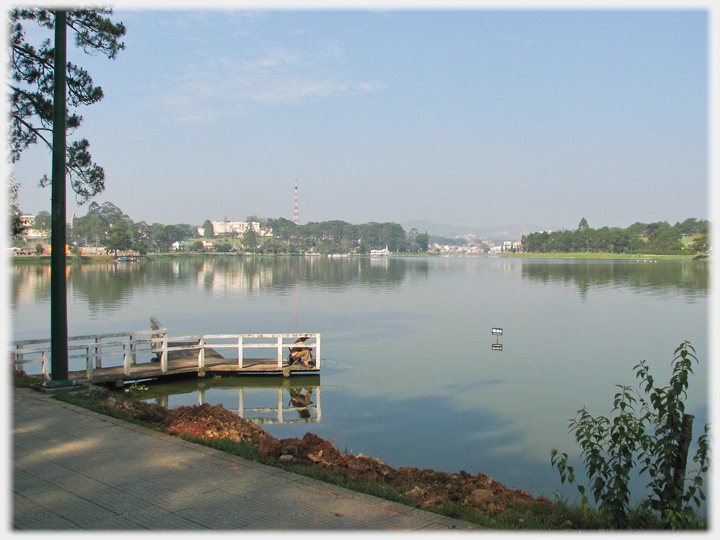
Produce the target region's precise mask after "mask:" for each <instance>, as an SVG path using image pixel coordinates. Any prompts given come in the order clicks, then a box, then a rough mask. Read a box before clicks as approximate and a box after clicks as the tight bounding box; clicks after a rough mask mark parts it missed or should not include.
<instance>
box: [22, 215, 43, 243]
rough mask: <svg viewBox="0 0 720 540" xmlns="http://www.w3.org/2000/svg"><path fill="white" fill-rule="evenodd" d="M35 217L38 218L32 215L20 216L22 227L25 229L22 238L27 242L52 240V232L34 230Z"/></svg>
mask: <svg viewBox="0 0 720 540" xmlns="http://www.w3.org/2000/svg"><path fill="white" fill-rule="evenodd" d="M35 217H36V216H33V215H31V214H22V215H21V216H20V225H21V226H22V227H25V229H24V230H23V232H22V234H20V238H23V239H25V240H30V239H38V238H50V231H39V230H37V229H33V225H35Z"/></svg>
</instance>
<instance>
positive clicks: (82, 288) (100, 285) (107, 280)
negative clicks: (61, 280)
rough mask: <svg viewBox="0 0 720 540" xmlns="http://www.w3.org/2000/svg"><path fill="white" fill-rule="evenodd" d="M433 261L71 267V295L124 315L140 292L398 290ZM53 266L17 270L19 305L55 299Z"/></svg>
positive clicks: (209, 261)
mask: <svg viewBox="0 0 720 540" xmlns="http://www.w3.org/2000/svg"><path fill="white" fill-rule="evenodd" d="M427 273H428V264H427V261H419V260H414V261H412V262H411V263H409V261H405V260H402V259H383V260H379V261H376V260H373V259H369V258H365V257H357V258H342V259H331V258H327V257H206V258H187V259H182V258H177V259H165V260H163V259H159V260H158V259H156V260H152V259H151V260H148V261H146V262H141V263H108V264H83V265H81V264H68V289H69V290H70V291H71V292H72V294H74V295H77V296H79V297H80V298H82V299H84V300H85V301H86V302H87V304H88V305H89V307H90V309H91V310H92V309H113V308H115V309H118V308H119V307H120V305H121V304H122V301H123V300H124V299H129V298H130V297H131V296H132V294H133V293H134V291H135V289H147V288H151V289H156V290H157V289H166V290H172V289H174V288H176V287H183V288H184V287H187V285H188V284H190V283H197V285H198V286H199V287H201V288H202V289H203V290H206V291H211V292H219V293H222V294H226V293H228V292H243V293H253V292H257V291H259V290H262V289H265V288H269V287H272V288H273V289H277V290H280V291H282V290H283V289H288V290H294V287H295V286H296V285H297V284H299V283H303V284H305V285H307V286H309V287H311V288H312V287H324V288H330V289H335V288H337V289H340V288H344V287H347V286H349V285H354V284H360V285H361V286H367V287H370V288H380V289H383V288H388V289H392V288H394V287H397V286H398V285H400V284H401V283H402V282H403V280H404V279H405V277H406V276H410V278H411V279H416V278H418V277H426V276H427ZM49 295H50V274H49V266H46V265H43V266H14V267H13V269H12V283H11V298H12V302H13V305H17V304H18V303H22V302H26V301H34V299H35V298H36V297H42V298H49Z"/></svg>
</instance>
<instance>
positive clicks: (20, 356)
mask: <svg viewBox="0 0 720 540" xmlns="http://www.w3.org/2000/svg"><path fill="white" fill-rule="evenodd" d="M22 348H23V346H22V345H20V344H19V343H16V344H15V349H16V350H17V349H22ZM14 356H15V369H16V370H17V366H18V363H19V364H20V370H19V371H20V373H24V372H25V365H24V364H23V363H22V359H23V358H24V357H25V355H24V354H22V353H20V354H17V353H16V354H15V355H14Z"/></svg>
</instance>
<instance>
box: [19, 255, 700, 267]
mask: <svg viewBox="0 0 720 540" xmlns="http://www.w3.org/2000/svg"><path fill="white" fill-rule="evenodd" d="M304 256H312V257H322V256H323V255H306V254H291V253H287V254H253V253H234V254H230V253H148V254H147V255H146V259H147V260H154V259H155V260H159V259H197V258H204V257H208V258H215V257H304ZM443 256H449V257H496V256H495V255H487V254H472V255H465V254H449V255H442V254H438V253H424V254H415V253H409V254H404V253H397V254H392V255H389V256H388V257H386V258H407V257H411V258H420V257H429V258H435V257H443ZM325 257H326V258H329V259H332V258H337V257H331V256H325ZM356 257H370V256H369V255H353V256H352V258H356ZM497 257H500V258H504V259H581V260H588V261H591V260H597V261H610V260H625V261H650V260H663V261H672V260H675V261H700V262H709V261H710V260H711V255H703V254H701V255H654V254H646V253H643V254H621V253H559V252H553V253H502V254H500V255H497ZM6 258H7V259H8V260H9V261H11V264H12V265H23V264H27V265H49V264H50V259H51V257H50V255H13V256H8V257H6ZM344 258H349V257H344ZM116 259H117V257H116V256H114V255H80V256H78V255H68V256H67V259H66V260H67V263H68V264H77V263H80V264H98V263H112V262H116Z"/></svg>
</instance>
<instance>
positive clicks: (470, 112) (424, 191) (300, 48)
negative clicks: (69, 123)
mask: <svg viewBox="0 0 720 540" xmlns="http://www.w3.org/2000/svg"><path fill="white" fill-rule="evenodd" d="M118 5H119V6H120V7H116V9H115V16H114V20H116V21H122V22H123V23H125V25H126V26H127V36H126V37H125V39H124V41H125V44H126V50H124V51H122V52H121V53H120V54H119V56H118V58H117V60H115V61H110V60H107V59H106V58H104V57H95V58H92V57H88V56H87V55H84V54H82V53H80V52H77V50H74V51H73V52H71V56H70V60H71V61H75V62H77V63H79V64H80V65H82V66H84V67H86V68H87V69H88V70H89V71H90V73H91V75H92V76H93V79H94V82H95V83H96V84H98V85H100V86H102V88H103V90H104V92H105V96H106V97H105V99H104V100H103V101H102V102H101V103H99V104H96V105H93V106H90V107H85V108H83V109H82V110H81V114H83V115H84V117H85V121H84V125H83V126H82V127H81V129H80V130H79V131H78V132H77V133H76V134H75V135H74V136H73V138H79V137H86V138H88V140H89V141H90V143H91V150H92V154H93V157H94V159H95V161H97V162H98V163H99V164H101V165H102V166H104V167H105V171H106V175H107V183H106V186H107V187H106V190H105V192H104V193H102V194H101V195H100V196H98V197H97V198H96V199H95V200H96V201H97V202H98V203H102V202H104V201H111V202H113V203H114V204H116V205H118V206H119V207H120V208H122V209H123V211H125V212H126V213H127V214H128V215H129V216H130V217H131V218H132V219H133V220H135V221H140V220H144V221H147V222H148V223H153V222H161V223H168V224H169V223H191V224H202V222H203V221H205V220H206V219H211V220H220V219H223V218H227V219H229V220H244V219H245V218H246V217H247V216H249V215H252V214H255V215H259V216H261V217H273V218H274V217H285V218H287V219H292V216H293V196H294V192H293V191H294V184H295V180H296V179H297V181H298V184H299V198H300V221H301V222H302V223H306V222H308V221H325V220H331V219H341V220H345V221H349V222H351V223H365V222H369V221H394V222H398V223H402V222H405V221H409V220H415V219H425V220H429V221H433V222H436V223H443V224H453V225H461V226H477V227H485V226H500V225H514V224H527V223H531V224H537V225H541V226H546V227H566V228H568V229H574V228H576V227H577V225H578V223H579V221H580V219H581V218H582V217H585V218H587V220H588V222H589V224H590V226H591V227H593V228H599V227H602V226H605V225H608V226H628V225H630V224H632V223H634V222H636V221H643V222H653V221H660V220H667V221H669V222H671V223H674V222H675V221H682V220H684V219H685V218H687V217H698V218H699V217H703V218H710V217H711V216H710V210H709V198H708V186H709V178H708V171H709V167H708V158H709V153H708V129H709V119H708V112H709V104H708V99H709V93H708V77H709V68H708V59H709V55H708V42H709V29H708V24H709V13H708V12H707V11H706V10H703V9H690V10H678V9H639V10H637V9H636V10H572V9H570V10H568V9H554V8H547V9H541V10H532V11H530V10H508V11H501V10H497V9H463V10H438V9H432V10H420V9H409V10H408V9H405V10H355V11H350V10H318V9H314V10H300V11H284V10H253V11H248V10H241V9H227V8H225V9H221V10H219V9H212V10H198V9H180V8H179V7H178V6H175V7H171V8H164V9H162V10H147V9H145V10H142V9H137V8H133V7H130V6H127V7H123V4H122V2H120V3H119V4H118ZM48 37H49V36H48ZM50 167H51V162H50V154H49V153H48V151H46V150H45V149H40V148H37V149H33V150H29V151H26V153H25V154H24V155H23V158H22V160H21V162H20V163H18V164H17V165H16V166H15V167H14V171H15V177H16V180H18V181H20V182H22V187H21V193H20V200H19V202H20V207H21V209H22V210H23V211H24V212H26V213H36V212H38V211H39V210H49V208H50V189H49V188H47V189H40V188H38V187H36V185H37V181H38V179H39V178H40V177H41V176H42V175H43V174H45V173H47V174H49V173H50ZM86 211H87V206H83V207H77V206H76V205H75V203H74V202H72V200H70V202H69V204H68V217H69V218H70V217H71V216H72V215H73V214H76V215H78V216H81V215H85V213H86Z"/></svg>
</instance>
